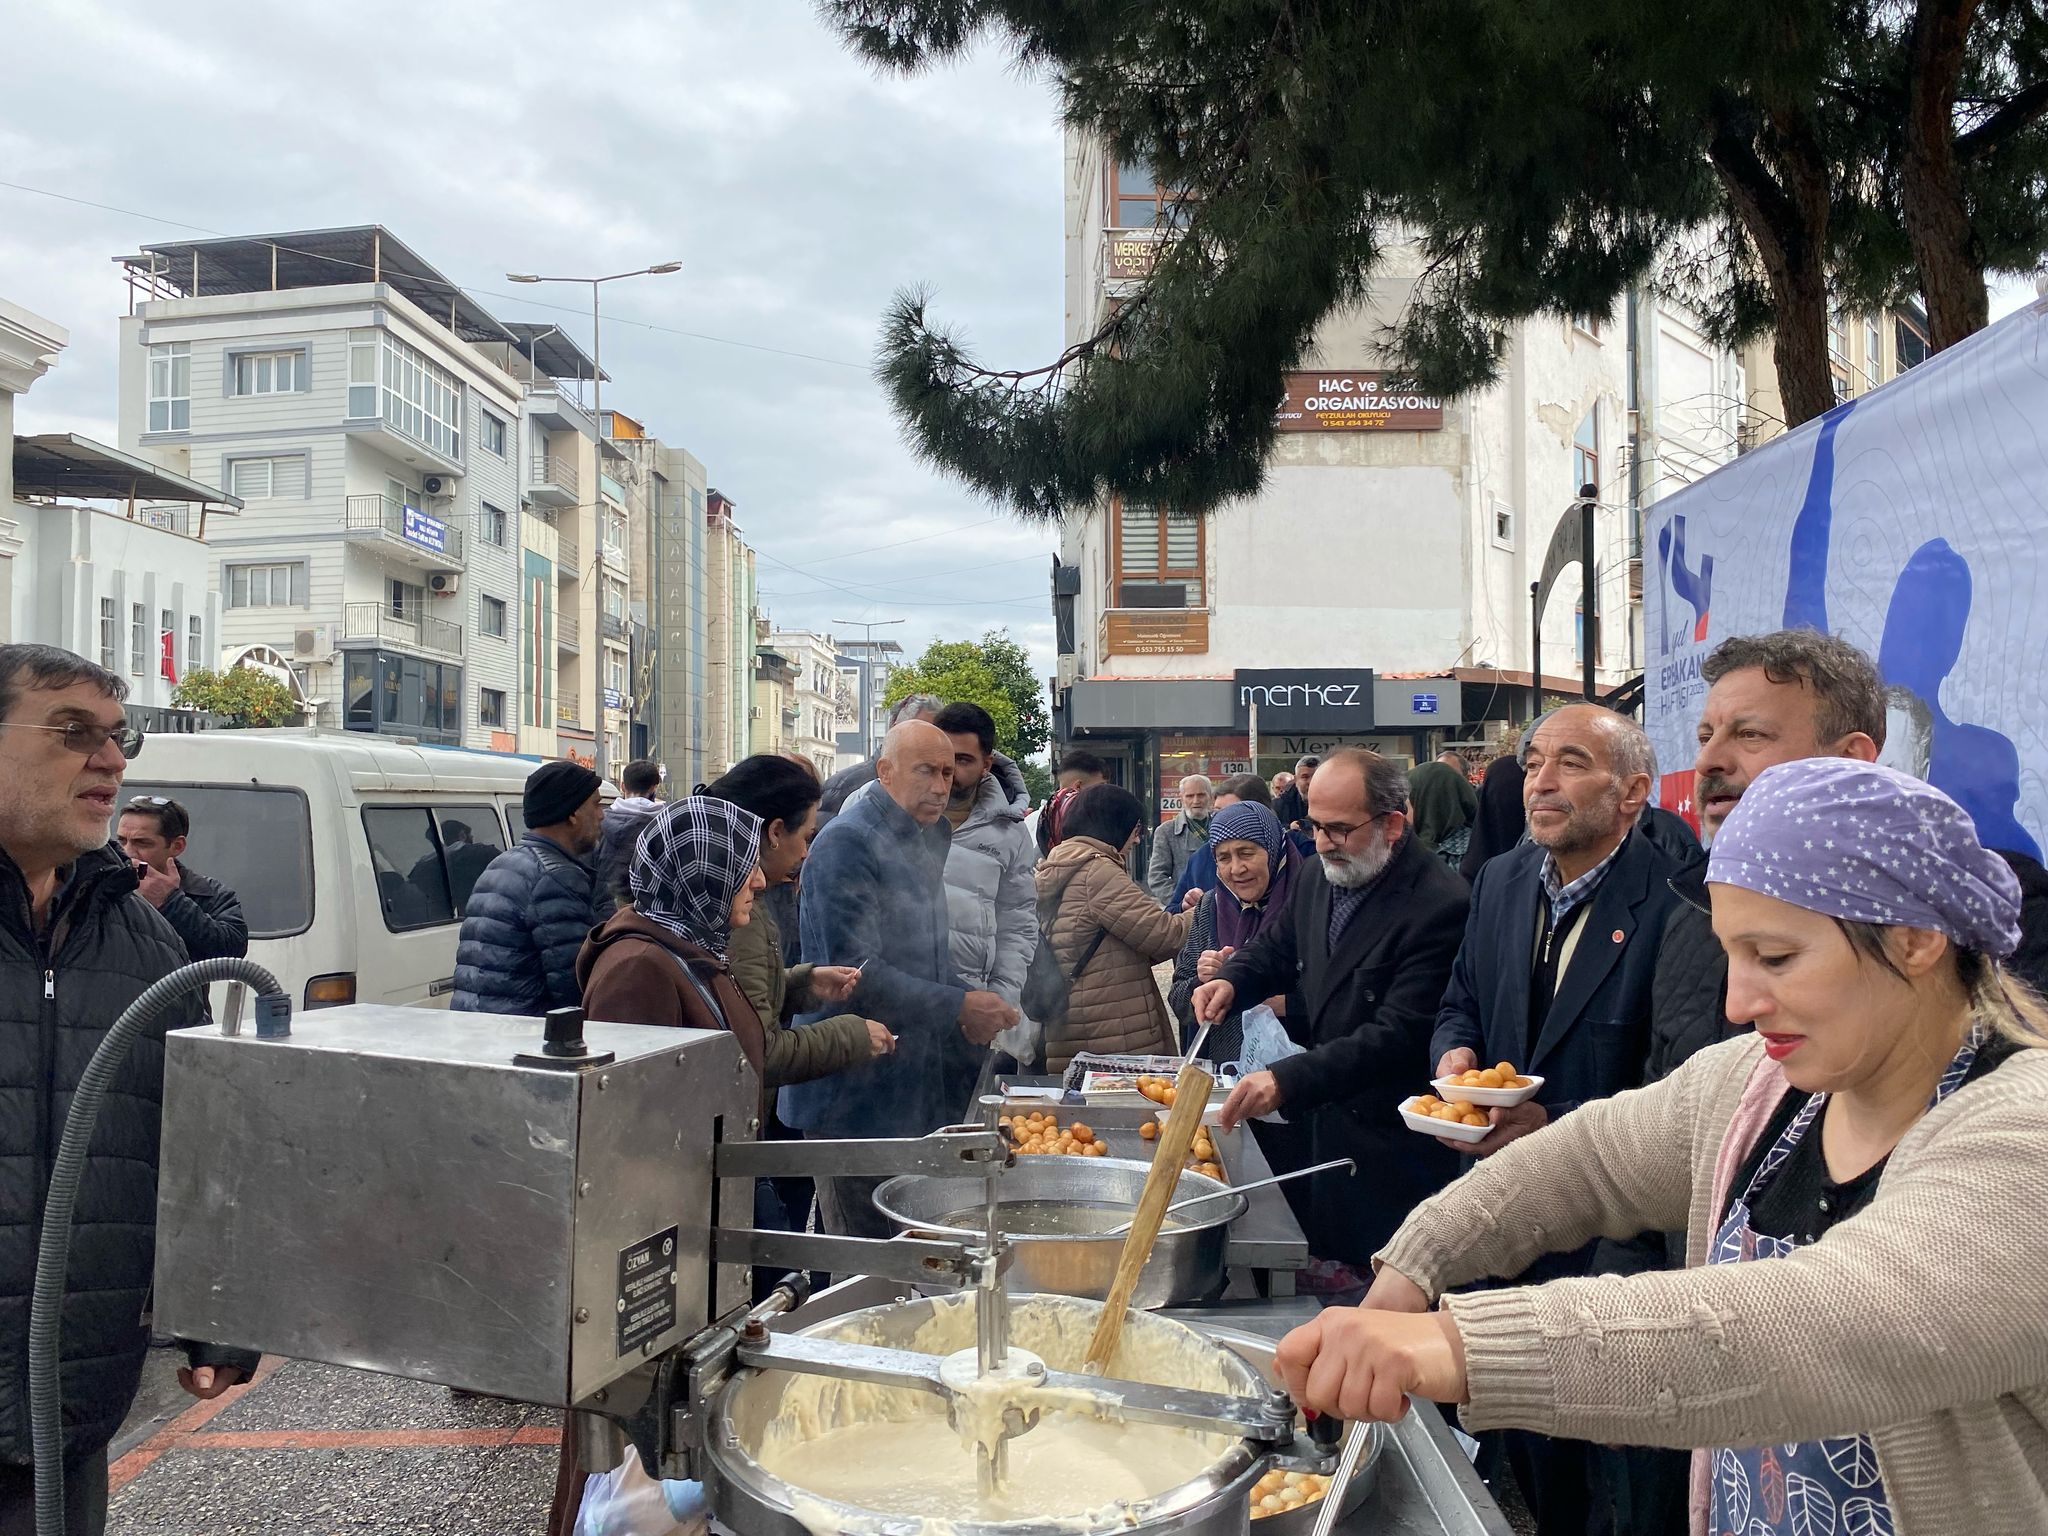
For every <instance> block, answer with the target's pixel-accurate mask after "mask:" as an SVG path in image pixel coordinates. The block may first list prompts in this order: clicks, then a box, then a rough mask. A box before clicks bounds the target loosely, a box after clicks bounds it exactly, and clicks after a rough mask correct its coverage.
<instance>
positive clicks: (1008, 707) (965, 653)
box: [882, 640, 1017, 757]
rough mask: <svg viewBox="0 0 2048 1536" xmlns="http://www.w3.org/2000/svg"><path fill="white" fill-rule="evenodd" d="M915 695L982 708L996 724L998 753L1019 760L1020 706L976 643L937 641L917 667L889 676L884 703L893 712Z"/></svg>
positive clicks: (898, 671) (883, 695)
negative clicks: (931, 696) (923, 694)
mask: <svg viewBox="0 0 2048 1536" xmlns="http://www.w3.org/2000/svg"><path fill="white" fill-rule="evenodd" d="M913 693H929V694H934V695H936V696H937V697H939V698H942V699H944V700H945V701H946V702H947V703H948V704H954V703H960V702H962V701H965V702H966V703H969V704H979V705H980V706H981V707H982V708H983V709H985V710H987V711H988V713H989V718H990V719H992V720H994V721H995V723H996V750H997V751H998V752H1001V753H1003V754H1004V755H1005V756H1008V757H1015V756H1017V751H1016V746H1017V706H1016V705H1015V704H1014V703H1013V702H1011V699H1010V695H1009V693H1008V691H1007V690H1006V689H1005V688H1004V686H1003V680H1002V678H1001V677H1000V676H999V675H998V674H997V672H996V669H995V668H994V667H992V666H990V665H989V662H988V658H987V657H986V656H984V655H983V654H982V649H981V647H980V646H979V645H977V644H976V643H975V642H974V641H972V640H934V641H933V642H932V643H931V644H930V645H928V646H926V647H925V651H924V654H923V655H922V656H920V657H918V658H917V663H916V665H914V666H908V667H898V668H897V669H896V670H895V671H894V672H892V673H890V674H889V686H888V687H887V688H885V689H884V690H883V691H882V702H883V703H885V704H887V705H888V706H889V707H890V708H892V709H893V708H894V707H895V706H896V705H897V704H898V703H899V702H900V701H902V700H904V699H907V698H909V697H910V695H911V694H913Z"/></svg>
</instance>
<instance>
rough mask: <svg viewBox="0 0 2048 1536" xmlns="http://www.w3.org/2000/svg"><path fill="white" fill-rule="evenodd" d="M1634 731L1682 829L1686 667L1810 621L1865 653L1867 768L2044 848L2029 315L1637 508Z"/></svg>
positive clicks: (2047, 322)
mask: <svg viewBox="0 0 2048 1536" xmlns="http://www.w3.org/2000/svg"><path fill="white" fill-rule="evenodd" d="M1643 545H1644V547H1643V558H1644V564H1645V565H1646V566H1647V567H1650V569H1649V570H1646V572H1645V575H1644V581H1643V631H1644V648H1645V656H1644V673H1645V683H1646V687H1647V692H1648V701H1647V718H1648V721H1649V728H1650V736H1651V740H1652V741H1654V742H1655V743H1656V747H1657V757H1658V762H1659V765H1660V768H1661V769H1662V779H1661V781H1660V784H1659V800H1660V802H1661V803H1662V804H1664V805H1666V806H1669V807H1671V808H1672V809H1674V810H1678V811H1679V812H1680V813H1681V814H1684V815H1686V816H1688V817H1691V816H1692V815H1693V806H1692V803H1691V802H1692V771H1691V770H1692V760H1693V755H1694V751H1695V734H1694V733H1695V730H1696V727H1697V725H1698V722H1699V713H1700V705H1701V703H1702V701H1703V700H1704V699H1705V697H1706V683H1705V682H1704V680H1702V678H1701V677H1700V663H1701V662H1702V661H1703V660H1704V659H1705V658H1706V656H1707V654H1708V653H1709V652H1710V651H1712V650H1713V648H1714V647H1715V646H1716V645H1717V644H1719V643H1720V642H1721V641H1722V640H1724V639H1726V638H1727V637H1728V636H1730V635H1742V634H1758V633H1763V632H1766V631H1769V630H1773V629H1781V628H1786V627H1792V626H1799V625H1808V626H1811V627H1812V628H1815V629H1820V630H1824V631H1826V632H1828V633H1830V634H1835V635H1839V636H1841V637H1842V638H1843V639H1845V640H1847V641H1849V642H1850V643H1851V644H1853V645H1856V646H1859V647H1861V648H1862V649H1863V650H1864V651H1866V652H1867V653H1868V654H1869V655H1871V656H1872V657H1874V658H1875V659H1876V661H1877V663H1878V666H1879V669H1880V670H1881V671H1882V672H1883V673H1884V678H1885V682H1886V684H1887V686H1888V688H1889V692H1890V699H1891V709H1890V711H1889V716H1888V720H1887V732H1886V734H1887V740H1886V743H1885V750H1884V761H1885V762H1887V763H1890V764H1892V765H1893V766H1895V767H1898V768H1902V769H1905V770H1907V771H1909V772H1912V773H1917V774H1920V775H1921V776H1923V777H1924V778H1926V779H1928V780H1929V781H1930V782H1931V783H1933V784H1935V785H1936V786H1937V787H1939V788H1940V789H1942V790H1943V791H1945V792H1946V793H1947V794H1949V795H1950V796H1951V797H1952V798H1954V799H1955V800H1956V801H1957V802H1958V803H1960V804H1961V805H1962V806H1963V807H1964V809H1966V810H1968V811H1969V812H1970V814H1971V815H1972V816H1973V817H1975V818H1976V822H1977V831H1978V835H1979V836H1980V837H1982V838H1983V840H1984V841H1985V842H1986V843H1987V844H1988V845H1990V846H1992V847H1996V848H2006V849H2012V850H2014V851H2017V852H2021V853H2027V854H2031V855H2033V856H2034V857H2036V858H2038V857H2040V850H2041V846H2042V844H2043V842H2044V841H2048V301H2043V302H2040V303H2036V304H2034V305H2032V306H2031V307H2029V308H2028V309H2025V310H2022V311H2021V312H2020V313H2018V314H2015V315H2012V316H2009V317H2008V318H2006V319H2005V320H2003V321H2001V322H1999V323H1998V324H1997V325H1995V326H1992V327H1991V328H1990V329H1989V330H1986V331H1984V332H1982V333H1980V334H1979V335H1977V336H1973V337H1972V338H1970V340H1968V341H1967V342H1964V343H1963V344H1961V345H1960V346H1956V347H1951V348H1950V349H1948V350H1947V351H1945V352H1939V353H1936V354H1935V355H1934V356H1933V357H1931V358H1929V359H1928V360H1927V362H1925V363H1923V364H1921V365H1920V366H1919V367H1918V368H1915V369H1914V370H1913V371H1912V372H1911V373H1909V374H1906V375H1905V376H1904V377H1902V378H1900V379H1897V380H1895V381H1894V382H1892V383H1890V384H1887V385H1885V386H1884V387H1883V388H1882V389H1878V390H1874V391H1873V392H1871V393H1870V394H1868V395H1865V396H1862V397H1859V398H1857V399H1854V400H1851V401H1849V402H1848V403H1846V404H1844V405H1841V406H1838V407H1836V408H1835V409H1834V410H1832V411H1830V412H1829V413H1828V414H1827V415H1826V416H1824V417H1822V418H1820V419H1819V420H1818V421H1810V422H1807V423H1806V424H1805V425H1804V426H1802V427H1800V428H1799V429H1798V430H1797V431H1795V432H1791V433H1788V434H1787V435H1786V436H1784V437H1782V438H1778V439H1776V440H1775V441H1773V442H1771V443H1769V444H1767V445H1766V446H1764V447H1762V448H1760V449H1758V450H1757V451H1756V452H1754V453H1749V454H1745V455H1744V456H1742V457H1741V458H1739V459H1737V460H1735V462H1733V463H1732V464H1729V465H1726V466H1725V467H1723V468H1721V469H1719V470H1716V471H1715V472H1714V473H1713V474H1711V475H1709V476H1708V477H1707V478H1705V479H1704V480H1701V481H1699V482H1698V483H1697V484H1694V485H1690V486H1687V487H1686V488H1685V489H1684V490H1682V491H1679V492H1677V493H1675V494H1674V495H1671V496H1668V497H1666V498H1664V499H1663V500H1661V501H1659V502H1656V503H1655V504H1654V505H1652V506H1651V507H1650V508H1648V509H1647V511H1646V513H1645V517H1644V530H1643Z"/></svg>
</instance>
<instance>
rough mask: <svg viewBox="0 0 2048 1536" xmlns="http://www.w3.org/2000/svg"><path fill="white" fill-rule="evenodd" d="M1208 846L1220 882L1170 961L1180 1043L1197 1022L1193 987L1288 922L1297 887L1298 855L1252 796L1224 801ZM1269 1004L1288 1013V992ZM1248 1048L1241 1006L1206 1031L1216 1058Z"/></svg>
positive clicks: (1208, 1049) (1227, 1057) (1233, 1056)
mask: <svg viewBox="0 0 2048 1536" xmlns="http://www.w3.org/2000/svg"><path fill="white" fill-rule="evenodd" d="M1209 852H1210V853H1211V854H1212V855H1213V856H1214V858H1215V860H1216V888H1215V889H1214V890H1213V891H1210V892H1208V893H1207V894H1206V895H1204V896H1203V898H1202V904H1201V905H1200V906H1199V907H1197V908H1196V909H1195V922H1194V926H1193V927H1192V928H1190V929H1189V930H1188V941H1187V943H1186V944H1184V945H1183V946H1182V947H1181V952H1180V958H1179V959H1177V960H1176V961H1174V965H1173V986H1172V987H1171V989H1170V990H1169V991H1168V993H1167V1000H1168V1001H1169V1002H1171V1003H1172V1005H1173V1012H1174V1016H1175V1017H1176V1018H1178V1019H1179V1020H1180V1023H1181V1034H1182V1042H1181V1043H1182V1044H1183V1045H1185V1044H1186V1043H1187V1041H1188V1039H1189V1038H1191V1037H1192V1035H1193V1033H1194V1028H1195V1014H1194V1006H1193V1004H1192V1002H1191V1001H1190V999H1192V998H1193V996H1194V993H1195V988H1197V987H1199V986H1200V985H1202V983H1203V982H1206V981H1214V980H1215V979H1216V973H1217V972H1218V971H1220V970H1222V968H1223V962H1224V961H1226V960H1228V959H1229V958H1230V956H1231V954H1232V952H1233V951H1235V950H1239V949H1242V948H1244V946H1245V945H1247V944H1249V943H1251V941H1252V940H1253V939H1255V938H1257V937H1258V936H1259V935H1260V934H1262V933H1264V932H1265V931H1266V929H1267V928H1268V927H1269V926H1270V925H1271V924H1273V923H1276V922H1281V921H1284V920H1285V918H1286V915H1287V902H1288V898H1289V895H1290V894H1291V893H1292V891H1293V888H1294V870H1295V865H1296V863H1297V861H1298V856H1297V855H1296V853H1295V851H1294V845H1293V844H1292V843H1290V842H1289V841H1288V838H1287V834H1286V833H1285V832H1283V831H1282V830H1281V828H1280V819H1279V817H1277V816H1275V815H1274V814H1273V813H1272V812H1271V811H1270V810H1268V809H1267V808H1266V807H1265V806H1263V805H1259V804H1257V803H1256V802H1254V801H1251V800H1240V801H1238V802H1237V803H1236V804H1235V805H1226V806H1225V807H1224V808H1223V809H1222V810H1220V811H1218V812H1217V813H1216V814H1215V815H1214V816H1212V817H1210V818H1209ZM1266 1001H1267V1003H1268V1005H1269V1006H1271V1007H1272V1009H1273V1011H1274V1012H1275V1013H1276V1014H1278V1015H1280V1017H1281V1018H1283V1019H1284V1018H1286V1017H1287V999H1286V998H1285V997H1275V998H1268V999H1267V1000H1266ZM1243 1050H1244V1010H1243V1009H1241V1008H1240V1009H1233V1010H1232V1011H1231V1013H1230V1014H1229V1015H1228V1016H1227V1017H1226V1018H1225V1019H1224V1020H1223V1022H1222V1023H1220V1024H1218V1025H1217V1026H1216V1027H1215V1028H1214V1029H1212V1030H1210V1031H1209V1040H1208V1044H1207V1045H1205V1046H1204V1047H1203V1052H1204V1054H1205V1055H1207V1056H1208V1057H1209V1059H1210V1060H1212V1061H1220V1062H1229V1061H1236V1060H1237V1059H1238V1057H1239V1055H1240V1054H1241V1053H1242V1052H1243Z"/></svg>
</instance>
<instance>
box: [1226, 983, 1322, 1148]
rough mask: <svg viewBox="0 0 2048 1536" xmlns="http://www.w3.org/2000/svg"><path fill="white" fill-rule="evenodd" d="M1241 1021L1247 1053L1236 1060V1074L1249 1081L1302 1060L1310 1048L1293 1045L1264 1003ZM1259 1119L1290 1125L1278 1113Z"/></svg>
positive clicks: (1246, 1010)
mask: <svg viewBox="0 0 2048 1536" xmlns="http://www.w3.org/2000/svg"><path fill="white" fill-rule="evenodd" d="M1242 1018H1243V1020H1244V1049H1243V1050H1242V1051H1241V1052H1240V1053H1239V1054H1238V1058H1237V1070H1238V1072H1239V1074H1240V1075H1241V1076H1244V1077H1250V1076H1251V1075H1252V1074H1253V1073H1254V1072H1264V1071H1265V1070H1266V1069H1267V1068H1269V1067H1271V1066H1272V1065H1273V1063H1274V1062H1276V1061H1285V1060H1286V1059H1287V1058H1288V1057H1290V1056H1300V1055H1302V1054H1304V1052H1305V1051H1306V1050H1307V1047H1305V1046H1300V1045H1296V1044H1295V1043H1294V1041H1293V1040H1292V1039H1291V1038H1290V1037H1289V1035H1288V1033H1287V1026H1286V1025H1285V1024H1282V1023H1281V1022H1280V1015H1279V1014H1277V1013H1275V1012H1274V1011H1273V1010H1272V1009H1271V1008H1269V1007H1267V1006H1266V1005H1265V1004H1264V1003H1254V1004H1253V1005H1252V1006H1251V1007H1249V1008H1247V1009H1245V1011H1244V1013H1243V1015H1242ZM1259 1118H1260V1119H1261V1120H1264V1121H1266V1122H1267V1123H1268V1124H1269V1125H1285V1124H1286V1123H1287V1118H1286V1116H1284V1115H1282V1114H1281V1113H1280V1111H1279V1110H1277V1109H1276V1110H1274V1111H1273V1112H1272V1113H1271V1114H1270V1115H1260V1116H1259Z"/></svg>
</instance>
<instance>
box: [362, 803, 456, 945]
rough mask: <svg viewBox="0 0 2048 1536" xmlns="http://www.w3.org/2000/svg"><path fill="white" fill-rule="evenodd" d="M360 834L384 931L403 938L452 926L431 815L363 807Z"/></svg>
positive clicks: (443, 868) (421, 810)
mask: <svg viewBox="0 0 2048 1536" xmlns="http://www.w3.org/2000/svg"><path fill="white" fill-rule="evenodd" d="M363 831H364V833H365V834H366V835H367V836H368V838H369V841H370V868H371V870H372V872H373V873H374V874H375V876H376V879H377V905H378V906H379V907H380V908H381V909H382V911H383V913H384V926H385V927H386V928H389V929H390V930H391V931H392V932H393V933H402V932H404V931H405V930H406V929H409V928H429V927H432V926H433V925H434V924H436V923H452V922H454V921H455V902H454V898H453V896H452V895H451V894H450V892H449V889H448V870H447V866H446V865H445V864H443V863H442V860H441V841H440V837H439V835H438V833H437V832H436V830H435V827H434V813H433V812H432V811H430V810H428V809H426V808H425V807H424V806H419V807H415V806H406V807H403V808H400V807H397V806H365V807H364V808H363Z"/></svg>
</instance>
